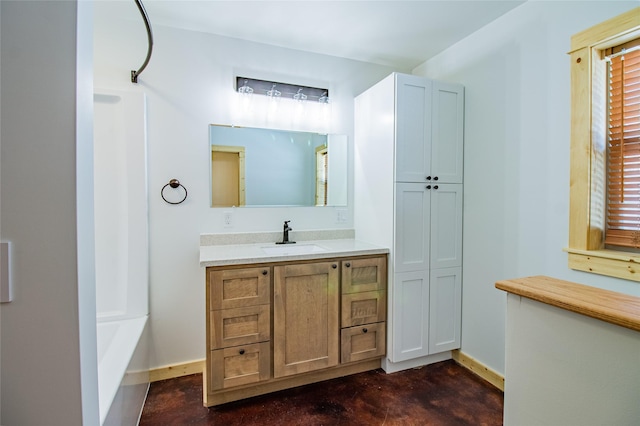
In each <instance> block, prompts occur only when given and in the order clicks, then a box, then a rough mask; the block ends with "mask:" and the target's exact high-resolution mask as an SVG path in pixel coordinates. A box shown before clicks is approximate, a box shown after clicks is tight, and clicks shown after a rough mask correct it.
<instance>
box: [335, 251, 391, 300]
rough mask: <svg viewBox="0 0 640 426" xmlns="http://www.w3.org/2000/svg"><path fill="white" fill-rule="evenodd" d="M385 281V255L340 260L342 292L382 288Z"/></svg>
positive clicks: (384, 285) (384, 286)
mask: <svg viewBox="0 0 640 426" xmlns="http://www.w3.org/2000/svg"><path fill="white" fill-rule="evenodd" d="M386 283H387V257H386V256H380V257H371V258H365V259H355V260H351V259H348V260H343V261H342V293H343V294H347V293H358V292H361V291H374V290H384V289H385V288H386Z"/></svg>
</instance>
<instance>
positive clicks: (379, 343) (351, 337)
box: [340, 322, 386, 364]
mask: <svg viewBox="0 0 640 426" xmlns="http://www.w3.org/2000/svg"><path fill="white" fill-rule="evenodd" d="M340 337H341V351H342V354H341V355H342V357H341V362H342V363H343V364H344V363H347V362H353V361H360V360H364V359H368V358H377V357H381V356H383V355H384V354H385V352H386V351H385V345H386V323H385V322H377V323H375V324H366V325H363V326H358V327H349V328H343V329H342V330H341V331H340Z"/></svg>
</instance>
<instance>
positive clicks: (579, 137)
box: [565, 7, 640, 281]
mask: <svg viewBox="0 0 640 426" xmlns="http://www.w3.org/2000/svg"><path fill="white" fill-rule="evenodd" d="M639 36H640V7H639V8H635V9H632V10H630V11H628V12H626V13H623V14H622V15H619V16H616V17H614V18H612V19H609V20H607V21H605V22H602V23H600V24H598V25H595V26H593V27H591V28H589V29H587V30H584V31H582V32H580V33H577V34H575V35H574V36H573V37H571V52H569V54H570V55H571V176H570V179H571V182H570V203H569V212H570V215H569V247H568V248H566V249H565V250H566V251H567V252H568V254H569V268H571V269H576V270H580V271H585V272H592V273H596V274H601V275H607V276H612V277H617V278H623V279H626V280H632V281H640V253H631V252H625V251H617V250H610V249H605V248H604V238H603V236H604V215H603V213H602V211H601V209H602V201H603V200H602V197H603V192H602V191H603V188H604V185H605V184H606V181H605V179H606V177H605V174H604V173H605V170H606V168H605V167H603V166H604V161H606V155H603V153H602V150H600V149H597V148H596V146H597V144H598V143H601V141H600V142H599V141H598V140H596V139H597V138H598V137H602V136H600V135H599V134H598V131H597V126H599V125H600V124H601V123H600V121H601V120H600V119H599V118H598V117H597V116H596V115H595V114H594V111H597V110H598V108H597V107H598V105H597V103H598V102H605V101H606V100H605V97H604V94H603V93H602V92H601V91H599V90H598V84H596V79H597V78H600V77H601V71H602V69H601V67H602V66H604V64H603V61H602V60H601V59H602V57H601V52H602V51H603V50H604V49H606V48H609V47H612V46H615V45H618V44H622V43H624V42H626V41H629V40H631V39H634V38H637V37H639ZM600 86H602V84H600ZM601 106H602V105H601Z"/></svg>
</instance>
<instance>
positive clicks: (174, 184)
mask: <svg viewBox="0 0 640 426" xmlns="http://www.w3.org/2000/svg"><path fill="white" fill-rule="evenodd" d="M167 186H170V187H171V188H173V189H175V188H177V187H179V186H181V187H182V189H184V198H182V200H180V201H169V200H167V199H166V198H164V190H165V189H166V188H167ZM160 196H161V197H162V199H163V200H164V201H165V202H167V203H169V204H180V203H182V202H183V201H184V200H186V199H187V188H185V187H184V185H182V184H181V183H180V181H179V180H178V179H171V180H170V181H169V183H168V184H166V185H165V186H163V187H162V189H161V190H160Z"/></svg>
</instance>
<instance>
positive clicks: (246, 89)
mask: <svg viewBox="0 0 640 426" xmlns="http://www.w3.org/2000/svg"><path fill="white" fill-rule="evenodd" d="M248 83H249V82H248V81H247V80H246V79H245V80H244V84H243V85H242V87H238V93H240V94H241V95H247V96H249V95H251V94H252V93H253V89H252V88H251V87H250V86H249V84H248Z"/></svg>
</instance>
